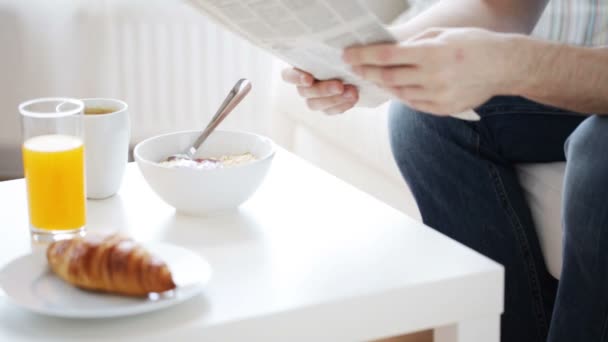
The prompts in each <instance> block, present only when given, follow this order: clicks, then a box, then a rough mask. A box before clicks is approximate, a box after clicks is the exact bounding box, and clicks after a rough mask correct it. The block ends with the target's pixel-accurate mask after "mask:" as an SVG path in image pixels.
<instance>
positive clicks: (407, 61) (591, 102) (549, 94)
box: [344, 28, 608, 115]
mask: <svg viewBox="0 0 608 342" xmlns="http://www.w3.org/2000/svg"><path fill="white" fill-rule="evenodd" d="M344 59H345V61H346V62H347V63H349V64H351V65H352V67H353V71H354V72H356V73H357V74H359V75H360V76H361V77H363V78H365V79H367V80H368V81H371V82H374V83H376V84H378V85H379V86H380V87H382V88H385V89H386V90H388V91H390V92H392V93H393V94H394V95H395V97H397V98H398V99H400V100H401V101H403V102H404V103H407V104H408V105H410V106H411V107H413V108H416V109H418V110H421V111H424V112H428V113H433V114H437V115H449V114H452V113H459V112H462V111H464V110H467V109H471V108H476V107H477V106H479V105H481V104H483V103H485V102H486V101H487V100H489V99H490V98H491V97H492V96H496V95H519V96H524V97H527V98H529V99H532V100H535V101H537V102H541V103H544V104H547V105H552V106H555V107H560V108H565V109H570V110H573V111H576V112H581V113H597V114H608V47H604V48H585V47H577V46H570V45H564V44H558V43H553V42H548V41H541V40H538V39H534V38H531V37H529V36H525V35H521V34H512V33H509V34H507V33H496V32H491V31H487V30H481V29H472V28H448V29H432V30H428V31H426V32H425V33H424V34H422V35H419V36H418V37H417V38H415V39H413V40H410V41H407V42H404V43H402V44H399V45H395V44H378V45H368V46H359V47H352V48H349V49H347V50H346V51H345V54H344Z"/></svg>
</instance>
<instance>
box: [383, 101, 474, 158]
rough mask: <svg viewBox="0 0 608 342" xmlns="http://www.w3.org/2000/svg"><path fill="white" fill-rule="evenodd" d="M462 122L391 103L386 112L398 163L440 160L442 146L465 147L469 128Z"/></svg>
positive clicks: (467, 141) (469, 140)
mask: <svg viewBox="0 0 608 342" xmlns="http://www.w3.org/2000/svg"><path fill="white" fill-rule="evenodd" d="M467 125H468V123H466V122H463V121H461V120H457V119H452V118H444V117H438V116H434V115H430V114H426V113H422V112H419V111H416V110H414V109H411V108H409V107H407V106H405V105H404V104H402V103H399V102H393V103H392V104H391V107H390V110H389V136H390V143H391V149H392V152H393V156H394V157H395V160H396V161H397V162H398V163H404V162H414V161H416V162H417V165H418V166H422V165H421V163H422V160H425V161H429V160H433V159H435V157H437V158H441V155H442V154H443V153H442V151H444V150H445V148H444V147H445V146H444V145H445V144H458V145H461V146H462V145H467V144H470V142H471V139H470V138H471V133H470V132H471V128H470V127H468V126H467Z"/></svg>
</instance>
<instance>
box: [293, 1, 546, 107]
mask: <svg viewBox="0 0 608 342" xmlns="http://www.w3.org/2000/svg"><path fill="white" fill-rule="evenodd" d="M547 1H548V0H441V1H439V2H438V3H437V4H435V5H434V6H432V7H430V8H428V9H426V10H425V11H424V12H423V13H420V14H419V15H417V16H416V17H415V18H413V19H411V20H408V21H407V22H406V23H403V24H401V25H399V26H397V27H394V28H393V29H392V31H393V33H394V34H396V35H397V37H398V38H399V39H400V40H406V39H409V38H410V37H412V36H415V35H418V34H420V33H421V32H423V31H425V30H427V29H429V28H432V27H481V28H486V29H489V30H493V31H501V32H529V31H531V30H532V28H533V27H534V25H536V21H537V20H538V17H539V16H540V14H541V13H542V11H543V9H544V8H545V5H546V3H547ZM282 77H283V80H284V81H286V82H288V83H292V84H294V85H296V86H297V88H298V92H299V93H300V96H302V97H304V98H306V103H307V105H308V107H309V108H310V109H312V110H320V111H323V112H325V113H327V114H338V113H342V112H345V111H347V110H349V109H350V108H352V107H354V106H355V104H356V103H357V101H358V93H357V89H356V88H355V87H354V86H352V85H344V84H343V83H342V81H340V80H329V81H317V80H315V79H314V77H313V76H312V75H311V74H309V73H307V72H305V71H302V70H298V69H285V70H283V73H282Z"/></svg>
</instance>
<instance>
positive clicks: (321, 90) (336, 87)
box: [298, 80, 344, 99]
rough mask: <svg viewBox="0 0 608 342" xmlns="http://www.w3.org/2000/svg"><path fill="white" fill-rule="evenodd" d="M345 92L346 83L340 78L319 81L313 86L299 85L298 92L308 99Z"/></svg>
mask: <svg viewBox="0 0 608 342" xmlns="http://www.w3.org/2000/svg"><path fill="white" fill-rule="evenodd" d="M343 92H344V84H343V83H342V82H341V81H338V80H331V81H317V82H315V83H314V84H313V85H312V86H308V87H304V86H299V87H298V93H299V94H300V96H302V97H304V98H307V99H310V98H317V97H328V96H333V95H341V94H342V93H343Z"/></svg>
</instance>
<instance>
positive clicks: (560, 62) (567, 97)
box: [513, 37, 608, 114]
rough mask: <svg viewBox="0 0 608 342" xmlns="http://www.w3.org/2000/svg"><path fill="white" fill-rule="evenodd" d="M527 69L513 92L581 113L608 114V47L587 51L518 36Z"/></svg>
mask: <svg viewBox="0 0 608 342" xmlns="http://www.w3.org/2000/svg"><path fill="white" fill-rule="evenodd" d="M514 39H515V40H517V43H516V44H515V45H519V46H521V48H520V51H521V56H522V58H523V62H524V63H525V65H527V68H526V69H524V70H522V72H523V73H526V74H527V75H528V77H524V75H521V76H520V77H519V79H521V80H523V81H522V82H521V83H519V84H517V83H515V84H513V93H514V94H516V95H521V96H524V97H527V98H529V99H531V100H534V101H537V102H541V103H544V104H547V105H551V106H555V107H560V108H565V109H569V110H573V111H576V112H581V113H594V114H608V47H601V48H586V47H578V46H570V45H562V44H556V43H551V42H545V41H540V40H536V39H531V38H528V37H517V38H514Z"/></svg>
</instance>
